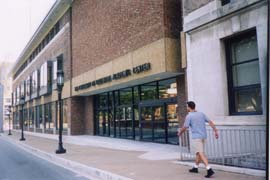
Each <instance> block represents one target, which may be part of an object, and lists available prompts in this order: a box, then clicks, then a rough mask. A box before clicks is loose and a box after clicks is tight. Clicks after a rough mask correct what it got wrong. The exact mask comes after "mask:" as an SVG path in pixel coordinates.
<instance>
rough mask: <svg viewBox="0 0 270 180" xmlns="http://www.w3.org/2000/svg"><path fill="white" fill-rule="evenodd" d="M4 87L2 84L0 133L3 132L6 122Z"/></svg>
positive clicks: (0, 90) (0, 87) (0, 89)
mask: <svg viewBox="0 0 270 180" xmlns="http://www.w3.org/2000/svg"><path fill="white" fill-rule="evenodd" d="M3 106H4V86H3V85H2V84H1V83H0V133H2V132H3V122H4V114H3V109H4V107H3Z"/></svg>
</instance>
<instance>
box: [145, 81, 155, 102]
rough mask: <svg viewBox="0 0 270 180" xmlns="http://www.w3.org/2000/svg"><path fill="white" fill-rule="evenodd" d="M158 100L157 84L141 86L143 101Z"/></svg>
mask: <svg viewBox="0 0 270 180" xmlns="http://www.w3.org/2000/svg"><path fill="white" fill-rule="evenodd" d="M156 98H157V82H153V83H149V84H144V85H141V99H142V100H153V99H156Z"/></svg>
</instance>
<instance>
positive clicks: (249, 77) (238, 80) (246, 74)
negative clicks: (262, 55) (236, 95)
mask: <svg viewBox="0 0 270 180" xmlns="http://www.w3.org/2000/svg"><path fill="white" fill-rule="evenodd" d="M259 83H260V72H259V61H253V62H249V63H245V64H239V65H237V66H233V84H234V86H246V85H252V84H259Z"/></svg>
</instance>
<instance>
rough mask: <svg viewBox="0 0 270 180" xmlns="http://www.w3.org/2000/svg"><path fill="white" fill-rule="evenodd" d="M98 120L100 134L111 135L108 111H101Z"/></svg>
mask: <svg viewBox="0 0 270 180" xmlns="http://www.w3.org/2000/svg"><path fill="white" fill-rule="evenodd" d="M98 122H99V123H98V134H99V135H101V136H109V123H108V122H109V121H108V112H107V111H105V110H104V111H99V113H98Z"/></svg>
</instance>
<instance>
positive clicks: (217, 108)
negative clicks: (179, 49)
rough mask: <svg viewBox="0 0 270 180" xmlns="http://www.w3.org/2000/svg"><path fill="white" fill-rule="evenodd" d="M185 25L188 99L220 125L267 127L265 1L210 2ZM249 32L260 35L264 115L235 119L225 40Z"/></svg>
mask: <svg viewBox="0 0 270 180" xmlns="http://www.w3.org/2000/svg"><path fill="white" fill-rule="evenodd" d="M240 9H241V11H240ZM228 14H230V16H227V15H228ZM184 22H185V23H184V30H185V32H186V42H187V82H188V85H187V88H188V99H189V100H194V101H195V102H197V105H198V106H197V107H198V109H199V110H200V111H203V112H205V113H207V114H208V115H209V116H210V118H211V119H213V120H215V122H216V123H217V124H218V125H221V126H226V125H236V126H237V125H239V126H244V125H249V126H261V125H265V124H266V120H265V113H266V109H265V107H266V101H265V100H266V91H267V90H266V51H267V42H266V38H265V37H266V36H267V3H266V1H259V0H258V1H250V0H237V1H234V0H232V1H231V2H230V3H229V4H226V5H224V6H221V4H220V1H211V2H210V3H208V4H206V5H204V6H203V7H201V8H200V9H197V10H194V11H192V12H190V13H189V14H187V15H186V16H185V17H184ZM250 29H255V30H256V34H257V44H258V54H259V69H260V80H261V81H260V83H261V94H262V106H263V115H238V116H233V115H231V114H230V112H229V94H228V80H227V73H228V72H227V69H226V61H227V59H226V53H225V39H226V38H228V37H232V36H236V35H238V34H241V33H243V32H246V31H247V30H250ZM202 47H203V48H202Z"/></svg>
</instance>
